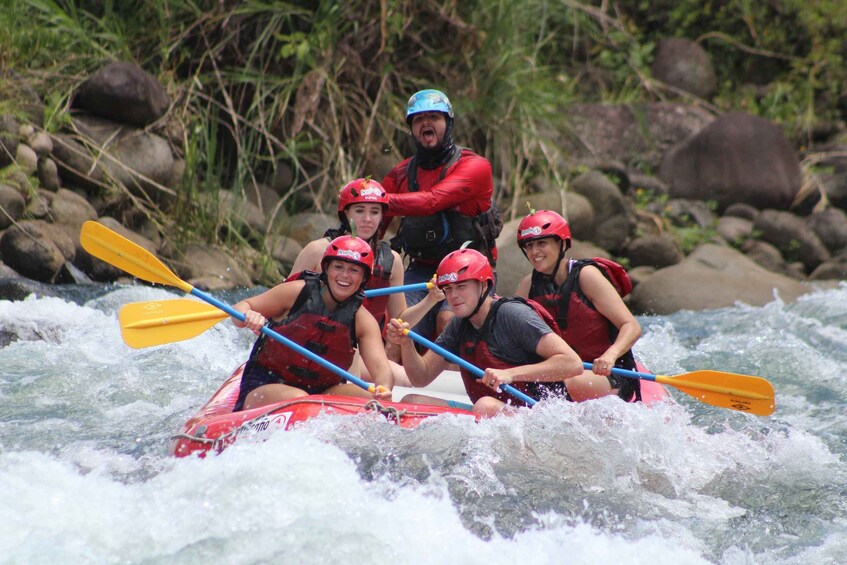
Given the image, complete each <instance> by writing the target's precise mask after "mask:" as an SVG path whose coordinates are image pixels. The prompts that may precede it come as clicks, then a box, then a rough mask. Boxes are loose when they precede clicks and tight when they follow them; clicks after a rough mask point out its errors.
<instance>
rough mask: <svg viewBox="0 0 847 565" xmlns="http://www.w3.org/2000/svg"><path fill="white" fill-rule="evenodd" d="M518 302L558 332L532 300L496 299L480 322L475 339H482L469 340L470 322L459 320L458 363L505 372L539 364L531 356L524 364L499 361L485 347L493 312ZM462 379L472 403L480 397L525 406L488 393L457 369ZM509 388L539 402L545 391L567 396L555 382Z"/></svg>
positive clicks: (508, 397) (504, 394) (506, 395)
mask: <svg viewBox="0 0 847 565" xmlns="http://www.w3.org/2000/svg"><path fill="white" fill-rule="evenodd" d="M514 301H517V302H522V303H524V304H527V305H528V306H531V307H532V308H533V310H535V312H536V313H537V314H538V315H539V316H541V319H542V320H544V322H545V323H546V324H547V325H548V326H550V328H551V329H553V331H554V332H558V331H559V328H558V327H557V326H556V321H555V320H554V319H553V318H552V316H550V314H549V313H548V312H547V311H546V310H545V309H544V308H543V307H541V306H540V305H539V304H537V303H536V302H535V301H533V300H526V299H524V298H521V297H518V296H516V297H514V298H498V299H496V300H495V301H494V302H493V303H492V304H491V310H490V311H489V312H488V316H486V318H485V322H483V324H482V327H481V328H480V330H479V335H480V336H482V340H481V341H475V340H473V339H471V336H468V335H467V334H468V330H469V329H470V321H468V320H467V319H465V320H462V325H461V326H460V328H459V356H460V357H461V358H462V359H465V360H466V361H468V362H470V363H471V364H472V365H474V366H476V367H480V368H490V369H508V368H510V367H516V366H518V365H525V364H528V363H539V362H541V361H542V358H541V357H540V356H538V355H537V354H536V353H535V352H532V355H531V356H533V357H535V359H534V360H530V361H525V360H520V359H511V360H510V359H501V358H499V357H497V356H496V355H494V354H493V353H492V352H491V350H490V349H489V348H488V344H487V343H486V341H485V340H486V338H487V336H488V335H489V332H490V326H491V323H492V322H493V321H494V320H495V318H496V316H497V311H498V310H499V309H500V306H502V305H503V304H504V303H506V302H514ZM459 372H460V373H461V375H462V381H463V382H464V384H465V390H466V391H467V393H468V397H469V398H470V400H471V402H476V401H477V400H479V399H480V398H482V397H483V396H493V397H494V398H496V399H498V400H500V401H501V402H505V403H506V404H513V405H515V406H526V404H525V403H524V402H523V401H521V400H518V399H517V398H515V397H513V396H512V395H510V394H509V393H508V392H503V391H497V392H494V391H493V390H491V387H488V386H485V385H484V384H482V383H481V382H479V381H478V380H477V379H478V378H479V377H477V376H476V375H473V374H472V373H471V372H470V371H468V370H467V369H465V368H460V371H459ZM512 386H513V387H515V388H516V389H518V390H520V391H521V392H523V393H525V394H527V395H528V396H530V397H532V398H536V399H537V398H539V396H541V394H542V393H544V392H546V391H549V392H552V393H554V394H564V393H566V392H567V390H566V388H565V386H564V383H561V382H555V383H535V382H516V383H512Z"/></svg>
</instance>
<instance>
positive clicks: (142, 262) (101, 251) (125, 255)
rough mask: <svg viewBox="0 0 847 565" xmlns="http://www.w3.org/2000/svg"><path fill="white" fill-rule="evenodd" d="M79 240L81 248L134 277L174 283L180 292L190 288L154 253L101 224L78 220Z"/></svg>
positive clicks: (166, 283) (164, 283)
mask: <svg viewBox="0 0 847 565" xmlns="http://www.w3.org/2000/svg"><path fill="white" fill-rule="evenodd" d="M79 240H80V243H81V244H82V248H83V249H85V250H86V251H88V252H89V253H91V254H92V255H94V256H95V257H97V258H98V259H100V260H102V261H105V262H106V263H109V264H111V265H114V266H115V267H117V268H119V269H121V270H123V271H126V272H127V273H129V274H130V275H132V276H134V277H138V278H139V279H144V280H146V281H149V282H152V283H158V284H163V285H168V286H175V287H177V288H178V289H180V290H182V291H183V292H191V289H192V288H194V287H192V286H191V285H190V284H188V283H187V282H185V281H183V280H182V279H180V278H179V277H177V276H176V275H175V274H173V273H172V272H171V270H170V269H168V268H167V267H166V266H165V265H164V263H162V262H161V261H159V260H158V259H157V258H156V256H155V255H153V254H152V253H150V252H149V251H147V250H146V249H144V248H143V247H141V246H140V245H136V244H135V243H133V242H131V241H130V240H128V239H127V238H125V237H123V236H122V235H119V234H117V233H115V232H113V231H112V230H110V229H109V228H107V227H106V226H104V225H103V224H99V223H97V222H94V221H88V222H85V223H84V224H82V230H81V231H80V234H79Z"/></svg>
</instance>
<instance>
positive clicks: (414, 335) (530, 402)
mask: <svg viewBox="0 0 847 565" xmlns="http://www.w3.org/2000/svg"><path fill="white" fill-rule="evenodd" d="M408 335H409V337H410V338H412V339H413V340H414V341H416V342H418V343H420V344H421V345H423V346H424V347H426V348H427V349H431V350H433V351H435V352H436V353H438V354H439V355H441V356H442V357H444V358H445V359H447V360H448V361H451V362H453V363H456V364H457V365H459V366H460V367H464V368H465V369H467V370H468V371H470V372H471V373H472V374H473V375H475V376H476V377H482V376H483V375H485V371H483V370H482V369H480V368H479V367H477V366H476V365H472V364H471V363H468V362H467V361H465V360H464V359H462V358H461V357H459V356H458V355H456V354H455V353H451V352H450V351H447V350H446V349H444V348H443V347H441V346H440V345H437V344H435V343H433V342H431V341H429V340H428V339H427V338H425V337H423V336H422V335H420V334H417V333H415V332H413V331H412V330H409V331H408ZM500 388H501V389H502V390H503V391H504V392H508V393H509V394H511V395H512V396H514V397H515V398H517V399H518V400H521V401H523V402H525V403H526V405H527V406H535V404H537V403H538V401H537V400H535V399H534V398H532V397H531V396H528V395H526V394H524V393H522V392H521V391H519V390H518V389H516V388H515V387H513V386H511V385H507V384H501V385H500Z"/></svg>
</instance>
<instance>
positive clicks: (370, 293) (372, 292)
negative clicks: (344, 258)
mask: <svg viewBox="0 0 847 565" xmlns="http://www.w3.org/2000/svg"><path fill="white" fill-rule="evenodd" d="M428 288H429V283H425V282H422V283H415V284H404V285H401V286H387V287H385V288H371V289H368V290H366V291H365V298H374V297H376V296H385V295H386V294H394V293H395V292H412V291H415V290H427V289H428Z"/></svg>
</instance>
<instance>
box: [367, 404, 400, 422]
mask: <svg viewBox="0 0 847 565" xmlns="http://www.w3.org/2000/svg"><path fill="white" fill-rule="evenodd" d="M365 410H373V411H374V412H379V413H380V414H382V415H383V416H385V418H386V419H387V420H394V423H395V424H399V423H400V418H402V417H403V415H404V414H406V409H405V408H404V409H403V410H398V409H397V408H395V407H394V406H383V405H382V404H380V403H379V400H369V401H368V402H367V403H365Z"/></svg>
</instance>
